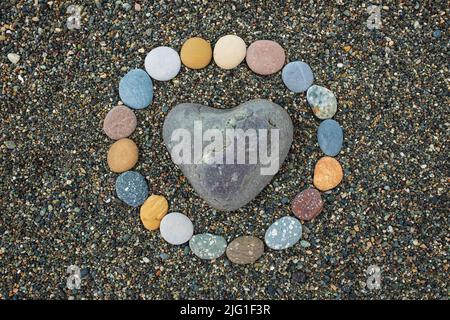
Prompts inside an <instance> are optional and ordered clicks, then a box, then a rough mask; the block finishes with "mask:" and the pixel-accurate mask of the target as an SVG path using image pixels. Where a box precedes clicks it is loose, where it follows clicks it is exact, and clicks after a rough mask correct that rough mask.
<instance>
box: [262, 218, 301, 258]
mask: <svg viewBox="0 0 450 320" xmlns="http://www.w3.org/2000/svg"><path fill="white" fill-rule="evenodd" d="M301 237H302V224H301V223H300V221H298V219H296V218H293V217H283V218H280V219H278V220H277V221H275V222H274V223H272V225H271V226H270V227H269V229H267V231H266V235H265V236H264V241H265V242H266V245H267V246H268V247H269V248H271V249H274V250H282V249H286V248H289V247H292V246H293V245H294V244H296V243H297V242H298V241H299V240H300V238H301Z"/></svg>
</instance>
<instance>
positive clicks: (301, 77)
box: [281, 61, 314, 93]
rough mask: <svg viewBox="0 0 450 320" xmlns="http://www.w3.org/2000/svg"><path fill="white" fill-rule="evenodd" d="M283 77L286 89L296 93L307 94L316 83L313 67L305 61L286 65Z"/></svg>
mask: <svg viewBox="0 0 450 320" xmlns="http://www.w3.org/2000/svg"><path fill="white" fill-rule="evenodd" d="M281 77H282V79H283V82H284V84H285V85H286V87H287V88H288V89H289V90H291V91H293V92H296V93H299V92H305V91H306V90H308V88H309V87H310V86H311V85H312V84H313V82H314V75H313V72H312V70H311V67H310V66H309V65H307V64H306V63H304V62H303V61H294V62H290V63H288V64H287V65H285V66H284V68H283V72H282V73H281Z"/></svg>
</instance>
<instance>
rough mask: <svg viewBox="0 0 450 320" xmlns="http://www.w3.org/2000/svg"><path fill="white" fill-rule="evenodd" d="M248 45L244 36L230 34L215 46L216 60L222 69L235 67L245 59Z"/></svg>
mask: <svg viewBox="0 0 450 320" xmlns="http://www.w3.org/2000/svg"><path fill="white" fill-rule="evenodd" d="M246 53H247V45H246V44H245V42H244V40H242V38H240V37H238V36H235V35H232V34H229V35H226V36H223V37H221V38H220V39H219V40H218V41H217V42H216V45H215V46H214V54H213V56H214V62H215V63H216V64H217V65H218V66H219V67H220V68H222V69H233V68H235V67H237V66H238V65H239V64H240V63H241V62H242V60H244V59H245V55H246Z"/></svg>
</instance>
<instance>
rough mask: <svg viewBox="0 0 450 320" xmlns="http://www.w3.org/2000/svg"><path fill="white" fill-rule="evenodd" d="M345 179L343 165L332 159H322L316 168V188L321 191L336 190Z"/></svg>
mask: <svg viewBox="0 0 450 320" xmlns="http://www.w3.org/2000/svg"><path fill="white" fill-rule="evenodd" d="M343 177H344V172H343V171H342V166H341V164H340V163H339V162H338V161H337V160H336V159H334V158H332V157H322V158H321V159H320V160H319V161H317V164H316V167H315V168H314V181H313V183H314V186H315V187H316V188H317V189H319V190H320V191H327V190H331V189H333V188H335V187H336V186H337V185H338V184H339V183H341V181H342V178H343Z"/></svg>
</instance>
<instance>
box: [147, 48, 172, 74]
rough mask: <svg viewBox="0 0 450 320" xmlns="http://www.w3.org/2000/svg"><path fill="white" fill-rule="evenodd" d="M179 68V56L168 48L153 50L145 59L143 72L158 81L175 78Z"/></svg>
mask: <svg viewBox="0 0 450 320" xmlns="http://www.w3.org/2000/svg"><path fill="white" fill-rule="evenodd" d="M180 68H181V60H180V56H179V55H178V52H176V51H175V50H174V49H172V48H170V47H157V48H154V49H152V50H151V51H150V52H149V53H148V54H147V56H146V57H145V70H146V71H147V72H148V74H149V75H150V77H152V78H153V79H155V80H158V81H169V80H171V79H173V78H175V77H176V75H177V74H178V72H180Z"/></svg>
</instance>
